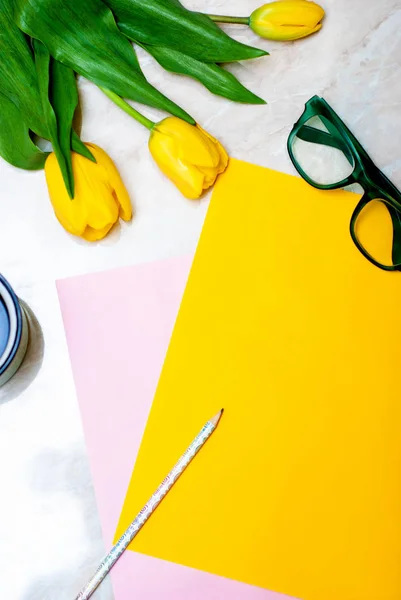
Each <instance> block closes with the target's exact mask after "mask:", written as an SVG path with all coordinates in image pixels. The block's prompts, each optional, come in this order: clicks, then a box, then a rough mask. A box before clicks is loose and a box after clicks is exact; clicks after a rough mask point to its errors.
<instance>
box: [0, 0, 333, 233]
mask: <svg viewBox="0 0 401 600" xmlns="http://www.w3.org/2000/svg"><path fill="white" fill-rule="evenodd" d="M323 16H324V12H323V10H322V9H321V8H320V7H319V6H318V5H317V4H315V3H314V2H311V1H308V0H279V1H278V2H272V3H270V4H267V5H264V6H262V7H261V8H260V9H258V10H257V11H255V12H254V13H253V14H252V15H250V16H249V17H230V16H217V15H204V14H201V13H198V12H193V11H189V10H187V9H186V8H185V7H184V6H182V5H181V4H180V2H179V1H178V0H85V2H75V1H72V0H1V4H0V156H2V157H3V158H4V159H5V160H7V161H8V162H10V163H11V164H12V165H14V166H16V167H19V168H22V169H30V170H35V169H43V168H44V169H45V173H46V180H47V183H48V188H49V193H50V198H51V202H52V204H53V208H54V211H55V214H56V216H57V218H58V220H59V222H60V223H61V224H62V225H63V227H64V228H65V229H66V230H67V231H69V232H70V233H72V234H74V235H78V236H82V237H84V238H85V239H87V240H89V241H94V240H98V239H101V238H103V237H104V236H105V235H106V234H107V233H108V231H109V230H110V229H111V228H112V226H113V225H114V223H115V222H116V221H117V220H118V219H119V217H121V218H122V219H124V220H129V219H130V218H131V216H132V210H131V204H130V200H129V196H128V193H127V191H126V189H125V187H124V184H123V182H122V180H121V178H120V176H119V174H118V171H117V169H116V167H115V165H114V164H113V162H112V160H111V159H110V158H109V157H108V156H107V154H106V153H105V152H104V151H103V150H101V149H100V148H98V147H97V146H95V145H93V144H89V143H88V144H85V143H84V142H82V141H81V139H80V137H79V135H78V133H77V132H76V131H75V130H74V127H73V119H74V114H75V111H76V109H77V106H78V93H77V87H76V74H79V75H81V76H82V77H85V78H86V79H89V80H90V81H91V82H93V83H94V84H95V85H97V86H98V87H99V88H100V89H101V90H102V91H103V92H104V93H105V94H106V95H107V96H108V97H109V98H110V99H111V100H112V101H113V102H115V103H116V104H117V105H118V106H119V107H120V108H121V109H122V110H124V111H125V112H127V113H128V114H130V115H131V116H132V117H133V118H134V119H136V120H137V121H138V122H139V123H141V124H142V125H144V126H145V127H147V128H148V129H149V131H150V136H149V149H150V153H151V155H152V156H153V158H154V159H155V161H156V162H157V164H158V165H159V167H160V168H161V170H162V171H163V173H165V174H166V175H167V177H169V178H170V179H171V180H172V181H173V183H174V184H175V185H176V186H177V187H178V189H179V190H180V191H181V192H182V194H183V195H184V196H186V197H187V198H193V199H195V198H199V197H200V196H201V195H202V193H203V192H204V190H207V189H209V188H210V187H211V186H212V185H213V184H214V182H215V180H216V177H217V176H218V175H219V174H220V173H222V172H223V171H224V170H225V168H226V166H227V163H228V156H227V153H226V151H225V150H224V148H223V147H222V145H221V144H220V143H219V142H218V141H217V140H215V139H214V138H213V137H212V136H211V135H210V134H209V133H207V132H206V131H204V130H203V129H202V128H201V127H200V125H198V124H197V123H196V121H195V120H194V118H193V117H192V116H191V115H190V114H189V113H188V112H187V111H186V110H185V109H184V108H182V107H180V106H178V105H177V104H176V103H174V102H173V101H172V100H170V99H169V98H168V97H166V96H165V95H164V94H162V93H161V92H160V91H159V90H157V89H156V88H155V87H154V86H153V85H151V84H150V83H149V82H148V81H147V79H146V77H145V75H144V74H143V72H142V70H141V67H140V64H139V62H138V59H137V56H136V52H135V47H136V46H140V47H142V48H143V49H144V50H145V51H146V52H148V53H149V54H150V55H152V56H153V57H154V58H155V59H156V61H157V62H158V63H160V65H161V66H162V67H163V68H164V69H166V70H168V71H171V72H174V73H179V74H181V75H186V76H189V77H192V78H195V79H197V80H198V81H200V82H201V83H202V84H203V85H204V86H205V87H206V88H207V89H208V90H210V91H211V92H212V93H214V94H218V95H220V96H223V97H225V98H227V99H228V100H231V101H235V102H243V103H248V104H262V103H264V100H263V99H261V98H259V97H258V96H256V95H255V94H254V93H253V92H252V91H250V90H248V89H247V88H246V87H244V86H243V85H242V84H241V83H240V81H238V79H237V78H236V77H234V75H233V74H232V73H230V72H229V71H227V70H225V69H224V67H222V66H221V64H222V63H229V62H235V61H240V60H245V59H253V58H258V57H262V56H265V55H267V54H268V53H267V52H266V51H264V50H261V49H258V48H254V47H251V46H247V45H245V44H242V43H239V42H237V41H235V40H234V39H232V38H231V37H230V36H229V35H227V34H226V33H225V32H223V30H222V29H220V28H219V26H218V24H217V23H219V22H225V23H227V22H228V23H230V22H232V23H242V24H244V25H246V26H249V27H250V28H252V29H253V30H254V31H255V32H256V33H258V34H260V35H261V36H262V37H265V38H270V39H281V40H293V39H297V38H299V37H305V36H306V35H309V34H310V33H313V32H315V31H317V30H318V29H319V28H320V27H321V20H322V18H323ZM127 100H132V101H135V102H138V103H140V104H143V105H145V106H150V107H153V108H157V109H161V110H162V111H165V112H167V113H168V114H169V115H171V116H168V117H166V118H165V119H163V120H162V121H160V122H158V123H154V122H152V121H150V120H149V119H148V118H147V117H146V116H145V115H144V114H142V113H140V112H138V111H137V110H136V109H134V108H133V107H132V106H131V105H130V104H129V103H128V102H127ZM37 138H44V139H46V140H49V141H50V142H51V144H52V148H53V152H52V153H50V154H49V153H46V152H44V151H42V150H41V149H40V148H39V146H38V143H37Z"/></svg>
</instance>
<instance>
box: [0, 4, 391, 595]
mask: <svg viewBox="0 0 401 600" xmlns="http://www.w3.org/2000/svg"><path fill="white" fill-rule="evenodd" d="M321 3H322V5H323V6H324V8H325V10H326V14H327V16H326V20H325V23H324V27H323V29H322V30H321V32H320V33H318V34H317V35H315V36H313V37H311V38H307V39H305V40H301V41H298V42H295V43H288V44H281V43H274V42H269V41H263V40H259V39H258V38H257V37H256V36H255V35H254V34H253V33H252V32H250V31H248V30H247V29H245V28H241V27H232V28H231V29H230V31H232V33H233V35H235V36H236V37H237V39H239V40H241V41H245V42H249V43H253V44H255V45H256V44H259V45H260V46H261V47H263V48H266V49H268V50H269V51H270V53H271V54H270V56H269V57H266V58H262V59H258V60H255V61H250V62H243V63H241V64H237V65H234V66H231V67H230V68H231V69H232V70H233V72H234V73H236V74H237V75H238V76H239V77H240V78H241V81H242V82H243V83H244V84H246V85H247V86H249V87H250V88H251V89H252V90H253V91H254V92H255V93H257V94H259V95H261V96H263V97H264V98H265V99H266V100H267V101H268V105H267V106H260V107H252V106H242V105H237V104H233V103H230V102H229V101H226V100H224V99H222V98H217V97H214V96H212V95H211V94H210V93H208V92H207V91H206V90H205V89H204V88H202V86H201V85H200V84H198V83H195V82H194V81H192V80H190V79H187V78H183V77H179V76H174V75H169V74H167V73H165V72H164V71H163V70H162V69H161V68H159V67H158V66H157V65H156V64H155V62H154V60H153V59H151V58H150V57H148V56H146V55H144V54H143V53H140V60H141V62H142V65H143V68H144V71H145V73H146V74H147V76H148V77H149V79H150V80H151V81H152V82H153V83H154V84H156V85H157V86H158V87H159V88H160V89H161V90H162V91H164V92H166V93H168V95H169V96H171V97H172V98H173V99H174V100H176V101H177V102H178V103H179V104H181V105H182V106H183V107H185V108H186V109H187V110H188V111H189V112H191V113H192V114H193V116H194V117H195V118H196V119H197V120H198V121H199V122H200V123H201V124H202V125H203V126H204V127H205V128H206V129H208V130H209V131H210V132H211V133H213V134H214V135H215V136H216V137H218V138H219V139H220V140H221V141H222V142H223V143H224V145H225V146H226V148H227V150H228V151H229V153H230V154H231V155H232V156H235V157H237V158H240V159H243V160H248V161H250V162H254V163H256V164H260V165H264V166H268V167H271V168H274V169H279V170H281V171H284V172H288V173H293V172H294V171H293V167H292V165H291V163H290V160H289V158H288V156H287V152H286V140H287V136H288V133H289V131H290V129H291V127H292V124H293V122H294V121H296V120H297V119H298V117H299V116H300V114H301V112H302V110H303V106H304V103H305V101H306V100H308V99H309V98H310V97H311V96H313V95H314V94H320V95H323V96H324V97H325V98H326V99H327V100H328V102H329V103H330V104H331V105H332V106H333V108H334V109H335V110H336V111H337V112H338V113H339V114H340V115H341V117H342V118H343V119H344V120H345V122H346V123H348V124H349V126H350V127H351V129H352V131H353V132H354V133H355V135H356V136H357V137H358V138H359V139H360V141H361V142H362V144H363V145H365V147H366V149H367V150H368V152H369V153H370V154H371V156H372V158H373V159H374V160H375V161H376V163H377V165H378V166H379V167H380V168H382V169H383V170H384V171H385V172H386V173H387V174H388V175H389V176H390V177H391V178H392V180H393V181H394V183H395V184H396V185H398V186H399V187H400V186H401V155H400V143H399V140H400V139H401V79H400V77H399V73H400V66H401V65H400V63H401V36H400V29H401V0H380V2H378V1H377V0H351V1H350V0H322V1H321ZM260 4H261V1H260V0H230V1H228V0H202V1H201V0H186V5H187V6H188V7H189V8H193V9H202V10H208V11H209V12H215V13H220V14H223V13H227V14H229V13H231V14H234V13H237V14H238V15H245V14H249V13H250V12H251V11H252V10H253V9H254V8H257V7H258V6H259V5H260ZM79 87H80V95H81V100H82V112H83V115H84V122H83V130H82V135H83V139H85V140H87V141H92V142H95V143H96V144H98V145H100V146H102V147H103V148H104V149H105V150H106V151H107V152H109V154H110V155H111V156H112V157H113V159H114V160H115V162H116V163H117V165H118V167H119V169H120V171H121V174H122V176H123V178H124V180H125V183H126V185H127V188H128V190H129V191H130V193H131V195H132V201H133V204H134V207H135V218H134V220H133V222H132V223H131V224H128V225H127V224H121V225H118V226H117V227H116V229H115V230H114V231H113V232H112V234H111V235H110V236H109V237H108V238H107V239H106V240H105V241H103V242H101V243H98V244H94V245H89V244H87V243H86V242H83V241H80V240H77V239H74V238H72V237H71V236H69V235H68V234H66V233H65V232H64V231H63V230H62V229H61V227H60V226H59V225H58V223H57V222H56V220H55V217H54V215H53V213H52V210H51V208H50V205H49V201H48V196H47V190H46V184H45V180H44V176H43V173H27V172H21V171H17V170H16V169H14V168H12V167H11V166H9V165H8V164H6V163H5V162H3V161H0V181H1V187H0V197H1V201H0V271H1V272H2V273H4V275H5V276H6V277H7V278H8V279H9V280H10V282H11V283H12V285H13V286H14V288H15V289H16V291H17V293H18V294H19V296H20V297H21V298H22V299H23V300H24V301H25V302H26V303H27V304H28V305H29V307H30V309H31V311H32V313H33V314H34V315H35V320H34V321H33V326H32V330H33V336H32V337H33V343H32V344H31V347H30V348H29V350H28V356H27V360H26V362H25V363H24V366H23V368H22V369H21V371H20V372H19V373H18V375H17V376H16V377H15V378H14V379H13V380H12V381H11V382H10V383H9V384H8V385H7V386H5V387H4V388H1V389H0V457H1V458H0V464H1V470H0V473H1V494H0V597H1V598H7V600H54V599H55V598H57V600H71V598H74V597H75V595H76V593H77V591H78V590H79V589H80V587H81V586H82V584H83V583H84V582H85V580H86V578H87V577H88V576H90V575H91V574H92V573H93V571H94V569H95V568H96V567H97V566H98V564H99V561H100V559H101V558H102V556H103V555H104V553H105V547H104V545H103V542H102V537H101V530H100V524H99V520H98V516H97V511H96V502H95V498H94V493H93V488H92V484H91V476H90V470H89V465H88V460H87V455H86V450H85V444H84V439H83V434H82V427H81V422H80V415H79V409H78V405H77V400H76V395H75V390H74V384H73V379H72V374H71V368H70V364H69V358H68V352H67V347H66V341H65V335H64V330H63V324H62V320H61V314H60V309H59V305H58V299H57V294H56V288H55V283H54V282H55V279H58V278H62V277H67V276H71V275H76V274H80V273H85V272H90V271H97V270H103V269H108V268H113V267H117V266H122V265H130V264H134V263H139V262H144V261H149V260H155V259H160V258H167V257H169V256H173V255H180V254H188V253H191V252H193V251H194V249H195V247H196V243H197V240H198V236H199V233H200V230H201V227H202V223H203V220H204V217H205V214H206V210H207V206H208V197H206V198H204V199H203V200H201V201H199V202H192V201H188V200H185V199H184V198H182V197H181V196H180V194H179V193H178V192H177V191H176V190H175V188H174V187H173V186H172V185H171V184H170V183H169V182H168V181H166V180H165V179H164V177H163V175H162V174H161V173H160V172H159V171H158V169H157V167H156V166H155V165H154V164H153V162H152V159H151V157H150V155H149V153H148V151H147V147H146V145H147V132H146V131H145V130H143V129H142V128H141V127H140V126H139V125H137V124H136V123H135V122H134V121H132V120H131V119H130V118H129V117H128V116H127V115H125V114H123V113H121V112H120V111H119V110H118V109H117V108H116V107H115V106H113V105H112V104H111V103H110V101H109V100H108V99H107V98H106V97H105V96H104V95H103V94H102V93H101V92H100V91H99V90H97V89H96V88H95V87H94V85H92V84H91V83H89V82H88V81H84V80H80V83H79ZM146 112H147V114H148V115H149V117H150V118H156V119H157V118H160V116H161V115H160V114H158V113H157V112H156V111H154V110H150V109H149V110H147V111H146ZM268 193H269V191H268V190H266V196H268ZM244 209H245V210H246V206H244ZM32 318H33V317H32ZM96 598H98V599H99V600H111V599H112V598H113V594H112V590H111V586H110V584H109V583H108V582H105V583H104V584H103V585H102V586H101V588H100V589H99V590H98V592H97V596H96Z"/></svg>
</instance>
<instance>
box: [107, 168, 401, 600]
mask: <svg viewBox="0 0 401 600" xmlns="http://www.w3.org/2000/svg"><path fill="white" fill-rule="evenodd" d="M357 200H358V196H356V195H354V194H351V193H347V192H344V191H336V192H319V191H317V190H314V189H313V188H311V187H309V186H308V185H307V184H306V183H305V182H303V181H302V180H300V179H298V178H296V177H291V176H288V175H283V174H279V173H276V172H274V171H270V170H267V169H264V168H261V167H256V166H253V165H250V164H246V163H243V162H240V161H235V160H233V161H231V165H230V167H229V170H228V172H227V173H226V175H225V176H224V177H222V178H221V179H220V181H219V183H218V184H217V186H216V189H215V192H214V195H213V199H212V202H211V206H210V209H209V212H208V215H207V220H206V223H205V226H204V229H203V233H202V236H201V240H200V243H199V247H198V250H197V253H196V257H195V261H194V265H193V268H192V272H191V275H190V278H189V282H188V285H187V289H186V292H185V295H184V298H183V302H182V306H181V309H180V312H179V316H178V320H177V323H176V326H175V329H174V333H173V336H172V340H171V343H170V347H169V350H168V354H167V357H166V361H165V365H164V368H163V371H162V374H161V378H160V382H159V386H158V389H157V393H156V396H155V400H154V404H153V407H152V410H151V414H150V418H149V422H148V425H147V428H146V431H145V434H144V439H143V443H142V446H141V449H140V452H139V456H138V459H137V462H136V465H135V469H134V472H133V476H132V480H131V483H130V486H129V490H128V494H127V497H126V499H125V503H124V508H123V511H122V515H121V520H120V523H119V526H118V532H117V533H118V535H119V534H120V533H122V532H123V530H124V529H125V528H126V526H127V525H128V524H129V523H130V521H131V520H132V518H133V517H134V516H135V514H136V513H137V511H138V510H139V509H140V508H141V507H142V505H143V504H144V503H145V502H146V501H147V500H148V498H149V496H150V495H151V494H152V493H153V491H154V490H155V488H156V487H157V485H158V484H159V483H160V481H161V480H162V479H163V478H164V476H165V475H166V474H167V473H168V471H169V470H170V468H171V467H172V466H173V464H174V463H175V461H176V460H177V458H178V457H179V456H180V454H181V453H182V452H183V450H185V448H186V447H187V446H188V444H189V443H190V442H191V441H192V438H193V437H194V435H195V434H196V433H197V432H198V430H199V429H200V427H201V426H202V425H203V423H204V422H205V421H206V420H207V419H208V418H209V417H211V416H213V415H214V414H215V413H216V412H217V411H218V409H220V407H221V406H224V408H225V409H226V410H225V414H224V416H223V419H222V421H221V423H220V425H219V428H218V430H217V431H216V432H215V433H214V434H213V436H212V438H211V440H210V441H209V442H208V443H207V445H206V447H205V448H204V449H203V450H202V452H201V453H200V454H199V455H198V457H197V458H196V459H195V461H194V462H193V463H192V465H191V466H190V468H189V469H188V470H187V471H186V473H185V474H184V475H183V477H182V478H181V479H180V480H179V481H178V483H177V484H176V486H175V488H174V489H173V490H172V491H171V492H170V494H169V495H168V497H167V498H166V499H165V500H164V501H163V503H162V505H161V506H160V507H159V508H158V510H157V511H156V513H155V514H154V516H153V517H152V518H151V519H150V521H149V522H148V523H147V525H146V526H145V527H144V529H143V530H142V531H141V532H140V534H139V535H138V537H137V538H136V540H135V541H134V543H133V544H132V549H133V550H136V551H139V552H143V553H146V554H149V555H152V556H156V557H160V558H163V559H166V560H169V561H174V562H177V563H181V564H183V565H188V566H190V567H194V568H197V569H202V570H205V571H209V572H212V573H215V574H218V575H222V576H225V577H229V578H232V579H236V580H240V581H243V582H246V583H249V584H254V585H257V586H261V587H264V588H266V589H269V590H274V591H278V592H282V593H286V594H289V595H291V596H294V597H296V598H301V599H302V600H399V599H400V598H401V408H400V407H401V399H400V395H401V384H400V369H401V368H400V364H401V317H400V307H401V273H386V272H383V271H380V270H379V269H377V268H375V267H374V266H372V265H371V264H370V263H369V262H368V261H367V260H365V259H364V258H363V257H362V255H361V254H360V253H359V252H358V251H357V249H356V248H355V247H354V245H353V243H352V241H351V239H350V236H349V232H348V227H349V220H350V215H351V212H352V210H353V208H354V206H355V205H356V203H357Z"/></svg>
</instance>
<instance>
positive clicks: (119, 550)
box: [75, 409, 223, 600]
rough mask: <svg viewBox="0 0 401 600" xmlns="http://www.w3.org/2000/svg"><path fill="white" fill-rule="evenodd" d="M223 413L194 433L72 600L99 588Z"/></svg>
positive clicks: (82, 597)
mask: <svg viewBox="0 0 401 600" xmlns="http://www.w3.org/2000/svg"><path fill="white" fill-rule="evenodd" d="M222 414H223V409H221V411H220V412H219V413H217V415H216V416H214V417H213V418H212V419H210V421H208V422H207V423H206V424H205V425H204V427H203V428H202V429H201V431H200V432H199V433H198V435H197V436H196V438H195V439H194V441H193V442H192V444H191V445H190V446H189V448H188V449H187V450H186V451H185V452H184V454H183V455H182V456H181V458H180V459H179V461H178V462H177V464H176V465H175V467H174V468H173V469H172V470H171V471H170V473H169V474H168V475H167V477H166V478H165V479H164V481H163V482H162V483H161V484H160V485H159V487H158V488H157V490H156V491H155V493H154V494H153V496H152V497H151V498H150V500H149V501H148V503H147V504H145V506H144V507H143V508H142V510H141V511H140V512H139V513H138V515H137V516H136V517H135V519H134V520H133V521H132V523H131V525H130V526H129V527H128V529H127V530H126V531H125V533H123V535H122V536H121V537H120V539H119V540H118V542H116V544H115V545H114V546H113V547H112V549H111V550H110V552H109V553H108V555H107V556H106V557H105V558H104V560H103V561H102V562H101V564H100V566H99V568H98V569H97V571H96V573H95V574H94V575H93V577H92V578H91V579H90V580H89V582H88V583H87V584H86V585H85V587H83V588H82V590H81V591H80V592H79V594H78V596H77V597H76V598H75V600H88V598H90V597H91V596H92V594H93V592H94V591H95V590H96V589H97V588H98V587H99V585H100V584H101V583H102V581H103V579H104V578H105V577H106V575H108V573H109V572H110V570H111V569H112V567H113V566H114V565H115V564H116V562H117V561H118V559H119V558H120V556H121V555H122V554H123V553H124V552H125V550H126V549H127V548H128V546H129V544H130V543H131V542H132V540H133V539H134V537H135V536H136V535H137V533H138V532H139V531H140V529H142V527H143V526H144V524H145V523H146V521H147V520H148V519H149V517H150V516H151V515H152V513H153V512H154V511H155V509H156V508H157V506H158V505H159V504H160V502H161V501H162V500H163V498H164V497H165V496H166V494H167V493H168V492H169V491H170V490H171V488H172V487H173V485H174V483H175V482H176V481H177V479H178V478H179V476H180V475H181V474H182V473H183V471H185V469H186V468H187V466H188V465H189V463H190V462H191V461H192V459H193V458H194V456H195V455H196V454H197V453H198V452H199V450H200V449H201V448H202V447H203V446H204V444H205V443H206V441H207V440H208V439H209V438H210V436H211V435H212V433H213V431H214V430H215V429H216V427H217V425H218V423H219V421H220V419H221V415H222Z"/></svg>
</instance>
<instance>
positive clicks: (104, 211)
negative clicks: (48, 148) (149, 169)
mask: <svg viewBox="0 0 401 600" xmlns="http://www.w3.org/2000/svg"><path fill="white" fill-rule="evenodd" d="M85 145H86V146H87V147H88V148H89V150H90V151H91V152H92V154H93V156H94V157H95V159H96V161H97V162H96V163H94V162H92V161H90V160H88V159H87V158H84V157H83V156H81V155H80V154H77V153H76V152H73V153H72V168H73V173H74V181H75V196H74V198H73V199H72V200H71V198H70V197H69V195H68V192H67V190H66V187H65V185H64V180H63V177H62V175H61V171H60V167H59V164H58V162H57V159H56V156H55V154H54V153H52V154H50V156H49V157H48V159H47V160H46V164H45V172H46V181H47V186H48V188H49V195H50V200H51V203H52V205H53V208H54V212H55V214H56V217H57V219H58V220H59V222H60V223H61V225H62V226H63V227H64V229H66V230H67V231H68V232H69V233H72V234H73V235H77V236H80V237H83V238H84V239H85V240H87V241H89V242H94V241H96V240H100V239H102V238H104V237H105V236H106V235H107V234H108V232H109V231H110V229H111V228H112V227H113V225H114V224H115V223H116V222H117V221H118V219H119V217H121V219H123V220H124V221H129V220H130V219H131V217H132V208H131V202H130V199H129V196H128V192H127V190H126V189H125V186H124V184H123V182H122V179H121V177H120V174H119V172H118V171H117V168H116V166H115V164H114V163H113V161H112V160H111V158H110V157H109V156H108V154H106V152H105V151H104V150H102V149H101V148H99V147H98V146H95V144H85Z"/></svg>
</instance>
